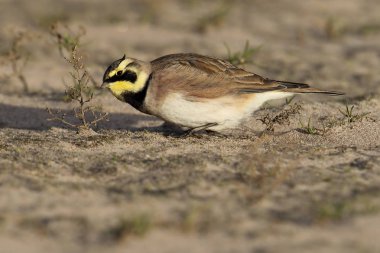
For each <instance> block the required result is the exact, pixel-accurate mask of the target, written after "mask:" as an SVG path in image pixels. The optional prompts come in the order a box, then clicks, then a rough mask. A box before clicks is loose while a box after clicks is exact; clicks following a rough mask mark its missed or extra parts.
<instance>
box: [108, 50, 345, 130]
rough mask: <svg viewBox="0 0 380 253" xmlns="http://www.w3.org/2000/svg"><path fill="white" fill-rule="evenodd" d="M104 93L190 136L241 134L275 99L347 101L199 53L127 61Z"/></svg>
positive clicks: (114, 68)
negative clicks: (314, 96) (238, 130)
mask: <svg viewBox="0 0 380 253" xmlns="http://www.w3.org/2000/svg"><path fill="white" fill-rule="evenodd" d="M102 87H105V88H107V89H108V90H109V91H110V92H111V93H112V94H113V95H114V96H115V97H116V98H117V99H118V100H120V101H122V102H126V103H128V104H130V105H131V106H133V107H134V108H135V109H137V110H139V111H140V112H143V113H145V114H150V115H153V116H156V117H158V118H160V119H162V120H164V121H165V122H166V123H169V124H171V125H173V124H174V125H176V126H178V127H180V128H181V129H183V130H185V131H186V133H194V132H198V131H201V130H207V131H211V132H217V133H221V132H223V131H225V130H230V129H234V128H237V127H238V126H239V125H240V124H241V123H242V122H243V121H244V120H246V119H247V118H249V117H250V116H251V115H252V114H253V112H254V111H256V110H258V109H259V108H260V107H261V106H262V105H263V104H264V103H265V102H266V101H268V100H272V99H280V98H285V97H288V96H293V95H295V94H303V93H318V94H327V95H343V93H341V92H337V91H327V90H320V89H317V88H313V87H310V86H309V85H308V84H304V83H296V82H288V81H278V80H272V79H268V78H264V77H262V76H260V75H258V74H255V73H253V72H250V71H247V70H244V69H242V68H240V67H238V66H235V65H233V64H231V63H230V62H228V61H226V60H223V59H218V58H214V57H209V56H203V55H199V54H194V53H177V54H169V55H165V56H162V57H159V58H157V59H155V60H153V61H150V62H147V61H141V60H138V59H135V58H129V57H126V55H124V56H123V57H122V58H121V59H118V60H116V61H114V62H112V64H111V65H110V66H109V67H108V68H107V69H106V71H105V73H104V75H103V84H102Z"/></svg>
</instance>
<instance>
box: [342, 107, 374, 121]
mask: <svg viewBox="0 0 380 253" xmlns="http://www.w3.org/2000/svg"><path fill="white" fill-rule="evenodd" d="M354 107H355V106H354V105H352V106H351V107H349V106H348V105H347V104H346V107H345V110H341V109H339V112H340V113H341V114H342V115H343V117H344V118H343V120H344V121H346V122H347V123H353V122H356V121H361V120H362V119H363V118H364V117H365V116H367V115H369V114H370V113H369V112H366V113H362V114H354V113H353V111H354Z"/></svg>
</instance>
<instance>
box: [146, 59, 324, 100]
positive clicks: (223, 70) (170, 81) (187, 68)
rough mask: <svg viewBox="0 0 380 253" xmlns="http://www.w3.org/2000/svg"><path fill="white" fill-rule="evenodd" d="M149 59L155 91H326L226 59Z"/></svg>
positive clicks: (220, 93) (214, 94)
mask: <svg viewBox="0 0 380 253" xmlns="http://www.w3.org/2000/svg"><path fill="white" fill-rule="evenodd" d="M151 63H152V68H153V72H154V73H155V77H154V78H155V79H156V80H157V84H159V86H160V89H161V90H160V91H159V92H163V91H168V90H170V91H171V92H175V91H176V90H177V91H178V92H182V93H185V94H186V95H187V96H188V97H197V98H216V97H221V96H226V95H236V94H247V93H262V92H267V91H276V90H281V91H287V92H296V93H298V92H299V93H303V92H312V93H314V92H318V93H319V92H323V93H328V92H325V91H320V90H317V89H313V88H310V87H309V85H307V84H303V83H292V82H283V81H276V80H270V79H266V78H263V77H261V76H259V75H257V74H254V73H251V72H248V71H245V70H244V69H241V68H238V67H236V66H234V65H232V64H231V63H229V62H227V61H224V60H221V59H215V58H211V57H206V56H201V55H196V54H174V55H167V56H163V57H161V58H158V59H156V60H154V61H152V62H151Z"/></svg>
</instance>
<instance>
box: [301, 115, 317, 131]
mask: <svg viewBox="0 0 380 253" xmlns="http://www.w3.org/2000/svg"><path fill="white" fill-rule="evenodd" d="M300 124H301V129H302V130H303V131H304V132H305V133H307V134H319V133H320V129H317V128H316V127H314V126H313V125H312V124H311V117H309V120H308V121H307V125H304V124H303V123H302V121H301V120H300Z"/></svg>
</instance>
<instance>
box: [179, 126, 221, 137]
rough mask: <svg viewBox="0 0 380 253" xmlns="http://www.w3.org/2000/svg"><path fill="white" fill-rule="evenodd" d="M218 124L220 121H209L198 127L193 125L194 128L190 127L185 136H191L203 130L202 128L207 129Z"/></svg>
mask: <svg viewBox="0 0 380 253" xmlns="http://www.w3.org/2000/svg"><path fill="white" fill-rule="evenodd" d="M216 125H218V123H207V124H205V125H202V126H198V127H193V128H190V129H189V130H187V131H186V132H185V133H184V134H183V136H189V135H191V134H193V133H195V132H199V131H202V130H206V129H208V128H210V127H213V126H216Z"/></svg>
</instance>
